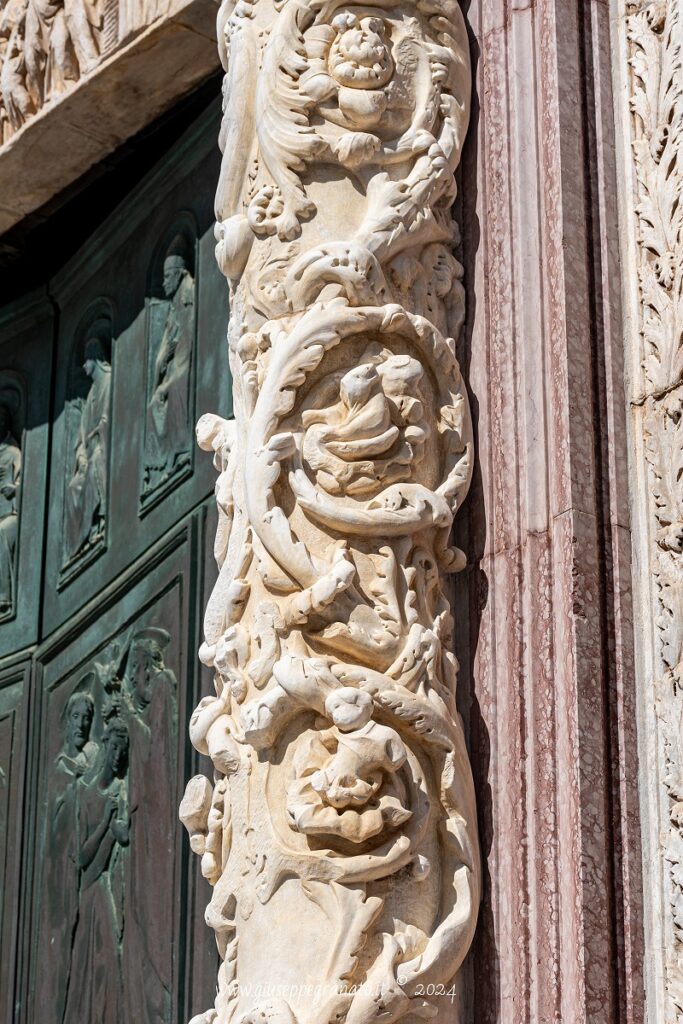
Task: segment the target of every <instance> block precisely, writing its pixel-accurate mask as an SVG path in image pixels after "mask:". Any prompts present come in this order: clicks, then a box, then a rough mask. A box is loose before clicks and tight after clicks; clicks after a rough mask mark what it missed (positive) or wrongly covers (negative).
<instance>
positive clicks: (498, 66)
mask: <svg viewBox="0 0 683 1024" xmlns="http://www.w3.org/2000/svg"><path fill="white" fill-rule="evenodd" d="M467 14H468V20H469V23H470V26H471V33H472V36H471V40H472V52H473V57H474V60H473V64H474V68H475V76H474V79H475V94H476V97H477V100H478V102H477V103H476V104H475V105H474V106H473V115H472V129H471V134H470V137H469V139H468V144H467V146H466V148H465V153H464V155H463V165H462V174H463V182H464V188H463V194H462V195H463V204H464V205H463V214H462V226H463V251H464V262H465V278H464V280H465V284H466V287H467V289H468V296H467V310H468V316H467V322H466V328H465V339H466V343H467V345H466V351H467V362H466V376H467V379H468V381H469V383H470V386H471V389H472V393H473V395H475V396H476V404H474V403H473V410H474V424H475V444H476V446H477V453H478V459H477V466H476V470H475V476H474V480H473V485H472V489H471V493H470V497H469V499H468V504H467V508H468V510H469V521H468V524H464V523H462V521H460V529H461V531H462V539H461V540H460V543H461V544H462V546H463V547H465V548H466V550H467V553H468V568H467V569H466V571H465V573H463V574H462V575H461V576H460V577H459V578H457V579H456V592H457V594H458V595H462V594H468V595H469V608H470V616H469V633H468V634H467V633H460V632H458V634H457V639H458V650H459V652H461V653H460V661H461V692H462V693H463V695H464V693H465V692H467V691H469V702H470V708H469V714H468V725H469V729H470V735H471V758H472V764H473V770H474V779H475V790H476V793H477V800H478V811H479V816H480V822H481V842H482V860H483V864H484V870H483V890H482V891H483V897H482V907H481V912H480V926H479V930H478V935H477V938H476V940H475V945H474V956H473V971H472V999H471V1019H472V1020H473V1021H475V1022H476V1024H499V1022H501V1021H506V1022H507V1021H514V1022H515V1024H522V1022H523V1024H547V1022H549V1021H553V1022H554V1021H557V1022H560V1021H561V1022H562V1024H586V1022H590V1024H617V1022H618V1024H624V1022H628V1024H641V1022H642V1020H643V985H642V961H643V950H642V938H641V936H642V906H641V900H642V897H641V881H640V874H641V863H642V862H641V849H640V839H639V804H638V789H637V779H638V762H637V754H636V728H635V723H636V715H635V707H634V672H633V624H632V609H631V568H630V562H631V536H630V527H629V504H628V475H627V467H626V460H627V443H626V415H625V399H624V383H623V334H622V309H621V275H620V267H619V258H618V257H619V234H618V226H619V220H618V211H617V205H616V204H617V199H616V196H617V189H616V158H615V140H614V106H613V103H614V100H613V94H612V84H611V83H612V79H611V72H612V61H611V47H612V33H611V25H610V20H609V11H608V9H607V6H606V5H605V4H603V3H579V2H575V0H536V2H535V3H529V2H528V0H472V2H471V3H470V4H469V7H468V11H467ZM458 537H459V534H457V533H456V539H458ZM459 602H460V597H459V596H458V597H456V607H462V605H461V604H460V603H459ZM468 645H469V657H467V656H466V649H467V646H468Z"/></svg>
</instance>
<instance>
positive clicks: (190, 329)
mask: <svg viewBox="0 0 683 1024" xmlns="http://www.w3.org/2000/svg"><path fill="white" fill-rule="evenodd" d="M161 291H162V293H163V298H153V299H152V300H151V301H150V309H149V319H148V341H147V345H148V360H149V364H148V365H149V368H148V385H147V413H146V420H145V445H144V473H143V486H142V503H143V506H144V505H145V504H147V503H148V502H149V501H150V500H151V499H152V498H153V496H154V495H155V494H157V493H159V492H160V491H161V492H165V491H166V490H167V488H168V486H169V485H171V484H172V483H173V482H175V481H177V480H178V479H179V478H181V477H182V476H184V475H185V473H186V471H187V470H188V469H189V467H190V465H191V458H192V443H193V442H192V424H191V415H192V409H191V403H190V378H191V369H192V350H193V347H194V339H195V280H194V277H193V274H192V250H191V246H190V244H189V242H188V241H187V240H186V239H184V238H183V237H182V236H181V235H178V236H176V238H174V239H173V241H172V242H171V244H170V245H169V247H168V249H167V251H166V255H165V257H164V261H163V277H162V285H161Z"/></svg>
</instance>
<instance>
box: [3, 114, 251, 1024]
mask: <svg viewBox="0 0 683 1024" xmlns="http://www.w3.org/2000/svg"><path fill="white" fill-rule="evenodd" d="M218 118H219V114H218V110H217V109H216V108H215V107H214V108H212V109H210V110H208V111H206V113H205V114H204V115H203V116H202V117H201V118H200V119H199V120H198V122H197V123H196V124H195V126H194V127H193V128H192V129H191V130H190V131H189V132H187V133H186V135H185V136H184V137H182V138H180V139H179V140H178V143H177V145H176V146H175V148H174V149H173V150H172V152H171V153H170V154H167V155H166V156H165V158H164V159H163V161H160V164H159V166H158V167H157V168H155V169H153V170H152V172H151V173H150V174H149V175H148V176H147V177H146V178H145V179H144V180H143V181H141V182H140V183H139V184H138V186H137V187H136V188H135V189H134V191H133V192H131V193H130V195H129V196H128V197H127V199H126V200H125V202H124V203H123V204H122V205H121V206H120V207H119V208H118V209H117V210H116V211H115V212H114V214H113V215H112V216H111V217H109V218H108V220H106V221H104V223H103V224H102V225H101V226H100V227H99V228H98V229H97V230H96V231H95V232H94V233H93V236H92V237H91V238H90V239H89V241H88V242H87V243H86V245H85V246H84V247H83V248H82V250H81V251H80V252H79V253H78V254H77V255H76V256H75V257H74V258H73V259H72V260H71V261H69V263H68V264H67V265H65V266H64V267H63V268H62V270H61V271H60V272H59V273H58V274H56V275H55V276H54V277H53V278H52V279H51V280H50V281H49V282H47V285H46V289H45V290H44V291H41V292H39V293H36V294H33V295H31V296H30V297H29V298H28V299H27V300H24V301H23V302H22V303H21V304H19V305H15V307H10V308H8V309H5V310H0V870H1V871H2V878H1V879H0V883H1V884H2V888H1V890H0V891H1V892H2V894H3V895H2V897H1V898H2V906H1V907H0V910H1V911H2V918H1V920H2V930H1V931H0V954H1V962H2V976H1V978H0V992H1V993H2V1000H3V1002H2V1004H1V1005H0V1015H2V1014H4V1013H6V1014H7V1019H8V1020H11V1019H15V1020H17V1021H19V1022H21V1024H34V1022H35V1024H38V1022H40V1024H81V1022H83V1024H85V1022H87V1024H94V1022H98V1024H130V1022H133V1021H134V1022H135V1024H167V1022H168V1024H171V1022H174V1021H177V1020H180V1019H186V1018H187V1017H189V1016H191V1015H192V1013H193V1012H194V1011H195V1010H196V1009H198V1008H199V1007H201V1006H202V1005H204V1004H205V1003H206V1001H207V995H209V996H210V992H211V986H212V985H213V977H214V974H215V966H216V965H215V951H214V949H213V948H212V946H211V944H210V942H208V941H207V940H206V938H205V934H204V928H203V925H202V924H201V906H202V905H203V903H204V901H205V895H204V894H202V896H201V898H198V894H197V888H198V886H201V885H203V882H202V881H201V879H200V878H199V876H198V874H197V873H196V871H195V866H194V865H189V864H188V861H187V857H186V856H184V855H183V852H182V851H183V846H182V840H181V836H180V832H179V828H178V824H177V814H176V808H177V805H178V802H179V798H180V793H181V792H182V788H181V787H182V784H183V782H184V780H185V779H186V777H187V775H188V773H189V772H191V771H192V770H194V766H193V764H191V763H190V754H189V753H187V752H186V744H185V742H184V737H185V732H186V724H187V719H188V716H189V712H190V709H191V708H193V707H194V705H195V703H196V702H197V700H198V699H199V697H200V696H201V691H202V679H201V675H200V671H199V666H198V663H197V661H196V657H195V654H194V652H195V650H196V648H197V646H198V643H199V633H200V629H199V616H200V609H201V605H202V602H203V600H204V594H205V591H206V589H207V588H208V587H209V586H210V585H211V579H209V578H208V577H206V567H207V564H209V555H208V553H209V550H210V543H211V542H210V539H209V538H210V537H211V534H212V532H213V528H212V527H210V526H208V525H207V519H208V517H210V516H211V515H212V514H213V513H212V512H210V511H209V508H210V502H209V500H208V499H209V496H210V495H211V493H212V488H213V469H212V467H211V466H210V464H209V460H208V459H204V460H198V459H196V458H195V445H194V436H193V435H194V423H195V421H196V419H197V417H198V416H199V415H201V414H202V413H203V412H204V411H207V410H209V409H211V410H215V409H216V408H220V409H221V411H222V413H223V414H224V415H230V414H231V393H230V381H229V379H228V374H227V369H226V367H227V360H226V358H225V347H226V344H227V342H226V328H227V322H226V313H225V309H226V298H225V292H224V283H223V281H222V280H221V278H220V275H219V273H218V271H217V269H216V268H215V263H214V259H213V247H214V240H213V232H212V219H213V211H212V209H211V195H212V190H213V183H214V181H215V178H216V176H217V153H216V150H215V137H216V125H217V122H218ZM48 293H49V299H48V297H47V296H48ZM2 658H4V661H3V660H1V659H2ZM206 685H207V686H208V680H207V681H206ZM22 810H23V813H22Z"/></svg>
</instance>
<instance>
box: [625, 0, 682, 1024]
mask: <svg viewBox="0 0 683 1024" xmlns="http://www.w3.org/2000/svg"><path fill="white" fill-rule="evenodd" d="M614 17H615V24H616V25H617V27H618V30H619V37H618V41H619V48H618V50H617V57H618V62H617V67H616V69H615V71H616V73H617V75H618V76H619V82H620V85H621V87H622V93H621V95H620V97H619V99H620V102H619V103H618V105H617V115H618V118H619V120H620V126H621V131H622V138H621V139H620V142H621V154H622V161H621V168H622V173H621V181H620V186H621V195H622V211H621V212H622V225H623V231H622V262H623V266H624V268H625V269H624V282H625V296H626V317H625V327H626V331H625V337H626V346H625V347H626V355H627V361H628V378H629V379H628V398H629V405H630V423H629V428H630V440H631V446H632V458H631V466H630V476H631V491H632V517H633V522H634V554H635V563H636V568H637V572H636V574H635V583H636V587H635V591H636V601H637V604H636V608H637V613H638V624H639V629H638V647H637V650H638V662H637V667H638V682H639V709H638V711H639V727H640V754H641V769H640V780H641V794H642V807H643V833H644V835H643V845H644V864H645V879H644V895H645V906H646V908H647V914H646V919H645V925H646V960H645V965H646V988H647V998H648V1014H649V1020H651V1021H653V1022H654V1021H657V1022H659V1021H661V1022H662V1024H680V1022H681V1021H683V813H682V812H683V733H682V726H683V690H682V685H683V479H682V475H683V425H682V424H683V338H682V331H683V295H682V291H683V208H682V207H681V201H682V199H683V161H682V159H681V145H683V6H682V5H681V3H680V0H659V2H657V3H645V2H642V0H641V2H633V3H628V4H615V5H614Z"/></svg>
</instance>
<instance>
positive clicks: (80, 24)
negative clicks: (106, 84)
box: [0, 0, 164, 146]
mask: <svg viewBox="0 0 683 1024" xmlns="http://www.w3.org/2000/svg"><path fill="white" fill-rule="evenodd" d="M163 14H164V8H163V7H162V5H161V4H159V3H158V2H157V0H3V3H2V4H0V146H2V144H3V143H5V142H7V141H8V140H9V139H10V138H11V137H12V135H14V133H15V132H17V131H19V129H20V128H21V127H22V126H23V125H24V124H25V123H26V121H28V120H29V119H30V118H31V117H33V116H34V115H35V114H36V113H37V112H38V111H40V110H42V109H43V108H44V107H46V106H48V105H49V104H52V103H54V102H56V101H57V100H58V99H59V98H60V97H61V96H62V95H63V94H64V93H65V92H67V91H68V90H70V89H72V88H73V86H74V85H75V84H76V83H77V82H78V81H79V80H80V79H81V78H84V77H85V76H87V75H88V74H90V73H91V72H92V71H93V70H94V69H95V68H96V67H97V66H98V64H100V62H101V61H103V60H104V59H105V57H107V56H108V55H109V54H111V53H112V52H113V51H114V50H115V49H116V48H117V46H119V45H121V44H122V43H124V42H126V41H127V40H129V39H131V38H132V37H133V36H135V35H136V34H137V33H139V32H141V31H142V30H143V29H144V28H146V27H147V26H148V25H151V24H152V23H153V22H154V21H155V20H156V19H158V18H159V17H160V16H162V15H163Z"/></svg>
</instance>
